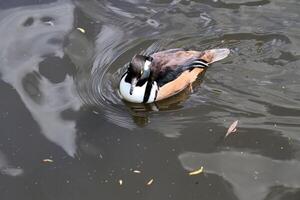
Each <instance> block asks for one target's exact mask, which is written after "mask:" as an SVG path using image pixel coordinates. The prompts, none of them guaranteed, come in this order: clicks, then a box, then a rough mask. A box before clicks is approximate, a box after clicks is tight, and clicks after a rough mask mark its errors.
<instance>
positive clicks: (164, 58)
mask: <svg viewBox="0 0 300 200" xmlns="http://www.w3.org/2000/svg"><path fill="white" fill-rule="evenodd" d="M229 53H230V51H229V49H211V50H206V51H203V52H200V51H190V50H188V51H187V50H183V49H170V50H165V51H160V52H156V53H154V54H152V55H149V56H144V55H135V56H134V57H133V58H132V60H131V62H130V63H129V67H128V69H127V71H126V73H125V74H124V75H123V76H122V78H121V81H120V86H119V87H120V93H121V95H122V97H123V98H124V99H125V100H127V101H130V102H133V103H152V102H155V101H160V100H162V99H166V98H168V97H171V96H173V95H175V94H177V93H179V92H180V91H182V90H184V89H185V88H186V87H188V86H190V85H191V84H192V83H193V82H194V81H195V80H196V79H197V77H198V75H199V74H200V73H201V72H203V71H204V70H205V69H206V68H207V67H208V65H209V64H211V63H213V62H216V61H219V60H222V59H224V58H226V57H227V56H228V54H229Z"/></svg>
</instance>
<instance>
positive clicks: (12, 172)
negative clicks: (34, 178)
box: [0, 151, 23, 176]
mask: <svg viewBox="0 0 300 200" xmlns="http://www.w3.org/2000/svg"><path fill="white" fill-rule="evenodd" d="M0 173H1V174H5V175H9V176H20V175H22V174H23V169H21V168H16V167H12V166H10V165H9V164H8V162H7V160H6V157H5V155H4V154H3V153H2V152H1V151H0Z"/></svg>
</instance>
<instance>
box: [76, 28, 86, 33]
mask: <svg viewBox="0 0 300 200" xmlns="http://www.w3.org/2000/svg"><path fill="white" fill-rule="evenodd" d="M76 29H77V30H79V31H80V32H81V33H85V30H84V29H83V28H76Z"/></svg>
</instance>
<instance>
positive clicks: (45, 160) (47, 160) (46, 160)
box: [43, 159, 54, 163]
mask: <svg viewBox="0 0 300 200" xmlns="http://www.w3.org/2000/svg"><path fill="white" fill-rule="evenodd" d="M43 162H50V163H52V162H54V161H53V160H51V159H44V160H43Z"/></svg>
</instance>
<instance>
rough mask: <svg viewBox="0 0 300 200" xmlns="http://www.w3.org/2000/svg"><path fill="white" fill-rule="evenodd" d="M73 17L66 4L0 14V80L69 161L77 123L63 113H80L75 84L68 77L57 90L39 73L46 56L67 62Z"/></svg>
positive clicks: (38, 6)
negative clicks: (67, 39) (66, 45)
mask: <svg viewBox="0 0 300 200" xmlns="http://www.w3.org/2000/svg"><path fill="white" fill-rule="evenodd" d="M73 12H74V6H73V5H72V4H71V3H68V1H58V2H55V3H51V4H46V5H35V6H27V7H21V8H13V9H10V10H5V11H1V12H0V19H1V21H0V35H1V36H2V38H5V39H3V40H2V41H1V43H0V48H1V52H0V72H1V75H2V77H1V78H2V79H3V80H4V81H5V82H7V83H8V84H10V85H12V87H14V88H15V89H16V91H17V93H18V94H19V95H20V98H21V99H22V101H23V103H24V104H25V106H26V107H27V109H28V110H29V111H30V113H31V114H32V116H33V118H34V120H35V121H36V122H37V123H38V124H39V126H40V128H41V131H42V133H43V134H44V135H45V137H46V138H47V139H49V140H50V141H52V142H54V143H55V144H57V145H58V146H60V147H62V148H63V149H64V150H65V151H66V152H67V153H68V154H69V155H70V156H74V154H75V153H76V144H75V139H76V128H75V121H71V120H64V119H62V117H61V112H62V111H64V110H66V109H73V110H76V109H78V108H79V107H80V103H79V102H80V101H79V99H78V98H77V96H76V95H75V93H74V92H73V87H74V83H73V79H72V78H71V77H69V76H67V77H66V78H65V80H64V81H62V82H60V83H58V84H55V83H51V82H50V81H49V80H48V79H46V78H45V77H43V76H42V75H41V74H40V73H39V72H38V71H39V63H40V62H41V61H43V60H44V58H43V57H44V56H46V55H55V56H59V57H62V56H63V46H62V45H63V44H62V41H63V39H64V37H65V36H66V34H67V33H68V32H69V31H70V30H71V29H72V26H73V18H74V17H73ZM51 41H55V42H51ZM28 77H31V79H30V80H29V81H28V80H27V79H28ZM25 82H26V84H24V83H25Z"/></svg>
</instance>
